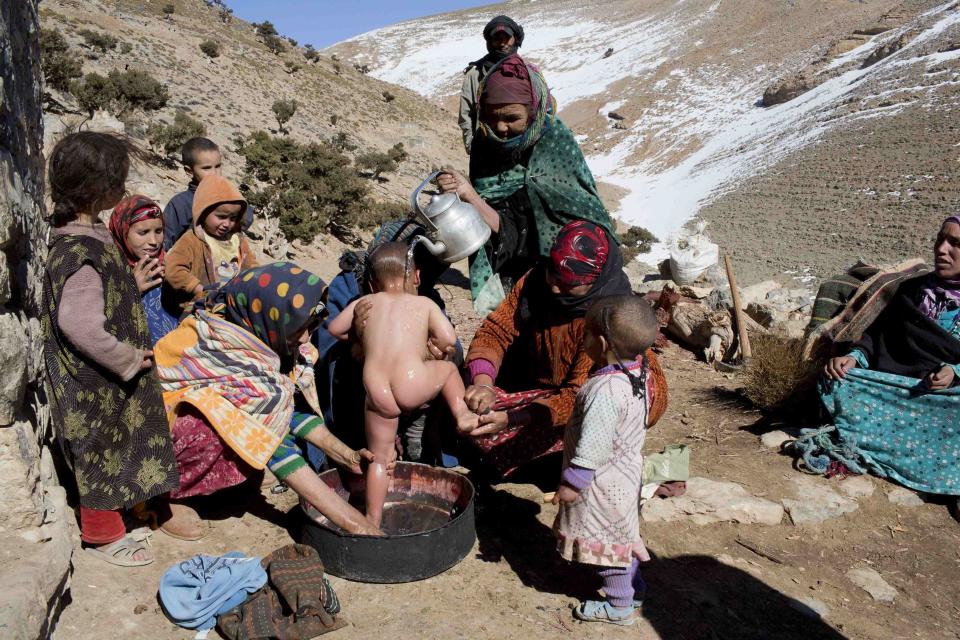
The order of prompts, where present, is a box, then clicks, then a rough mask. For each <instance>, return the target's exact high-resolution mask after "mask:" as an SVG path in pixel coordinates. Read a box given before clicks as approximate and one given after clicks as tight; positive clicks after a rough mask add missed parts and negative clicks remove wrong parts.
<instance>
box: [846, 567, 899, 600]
mask: <svg viewBox="0 0 960 640" xmlns="http://www.w3.org/2000/svg"><path fill="white" fill-rule="evenodd" d="M847 578H848V579H849V580H850V582H852V583H853V584H855V585H857V586H858V587H860V588H861V589H863V590H864V591H866V592H867V593H869V594H870V597H872V598H873V599H874V600H878V601H880V602H893V601H894V600H895V599H896V597H897V596H898V595H900V594H899V593H898V592H897V590H896V589H894V588H893V587H891V586H890V584H889V583H887V581H886V580H884V579H883V576H881V575H880V574H879V573H877V572H876V571H875V570H874V569H870V568H869V567H862V568H860V569H850V571H847Z"/></svg>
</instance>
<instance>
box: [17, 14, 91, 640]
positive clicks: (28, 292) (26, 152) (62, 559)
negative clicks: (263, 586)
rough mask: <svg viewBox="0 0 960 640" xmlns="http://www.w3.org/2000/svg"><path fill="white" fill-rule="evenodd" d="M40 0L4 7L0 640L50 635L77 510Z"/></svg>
mask: <svg viewBox="0 0 960 640" xmlns="http://www.w3.org/2000/svg"><path fill="white" fill-rule="evenodd" d="M39 29H40V27H39V15H38V6H37V0H16V1H15V2H7V1H3V2H0V637H2V638H4V639H11V640H12V639H20V638H24V639H29V640H32V639H33V638H44V637H46V636H47V635H48V634H49V633H50V631H51V630H52V625H53V621H54V620H55V616H56V614H57V612H58V611H59V607H60V606H61V604H62V603H63V602H64V600H65V594H66V593H67V590H68V588H69V575H70V558H71V553H72V549H73V544H72V531H71V527H73V526H75V525H74V524H73V513H72V511H70V509H69V508H68V506H67V503H66V497H65V493H64V490H63V488H61V487H60V486H59V485H58V483H57V478H56V474H55V471H54V468H53V459H52V457H51V454H50V450H49V447H48V445H49V443H50V439H51V433H50V420H49V412H48V411H47V409H46V403H45V399H44V392H43V387H42V384H41V375H42V372H43V362H42V357H41V355H42V354H41V346H40V331H39V328H40V324H39V321H38V319H37V318H38V303H39V299H40V295H41V289H42V273H43V261H44V257H45V253H46V250H45V246H46V238H47V233H48V232H49V229H48V226H47V224H46V222H45V221H44V204H43V188H44V159H43V125H42V122H43V117H42V116H43V114H42V111H41V109H42V91H41V85H40V83H41V72H40V50H39V39H38V36H39Z"/></svg>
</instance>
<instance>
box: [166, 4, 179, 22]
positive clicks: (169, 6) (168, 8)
mask: <svg viewBox="0 0 960 640" xmlns="http://www.w3.org/2000/svg"><path fill="white" fill-rule="evenodd" d="M176 12H177V8H176V7H175V6H173V3H167V4H165V5H163V15H165V16H166V17H167V20H169V19H170V16H172V15H173V14H174V13H176Z"/></svg>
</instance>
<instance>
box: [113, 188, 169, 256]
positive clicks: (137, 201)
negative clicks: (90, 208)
mask: <svg viewBox="0 0 960 640" xmlns="http://www.w3.org/2000/svg"><path fill="white" fill-rule="evenodd" d="M144 220H160V221H161V223H162V222H163V212H162V211H161V210H160V205H158V204H157V203H156V202H154V201H153V200H151V199H150V198H148V197H147V196H140V195H135V196H130V197H128V198H124V199H123V200H121V201H120V202H118V203H117V206H116V207H114V208H113V214H112V215H111V216H110V233H111V234H112V235H113V241H114V242H115V243H116V244H117V246H118V247H120V252H121V253H122V254H123V257H124V258H126V259H127V263H128V264H129V265H130V266H133V265H135V264H137V262H138V258H137V256H136V255H135V254H134V253H133V251H131V250H130V247H129V246H128V245H127V232H128V231H130V227H132V226H133V225H135V224H136V223H138V222H143V221H144ZM163 258H164V251H163V244H162V243H161V245H160V254H159V255H158V256H157V259H158V260H159V261H160V264H163Z"/></svg>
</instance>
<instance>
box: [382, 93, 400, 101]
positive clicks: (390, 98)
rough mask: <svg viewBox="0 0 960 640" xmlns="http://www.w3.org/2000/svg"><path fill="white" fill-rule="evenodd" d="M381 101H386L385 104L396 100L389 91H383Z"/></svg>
mask: <svg viewBox="0 0 960 640" xmlns="http://www.w3.org/2000/svg"><path fill="white" fill-rule="evenodd" d="M383 99H384V100H386V101H387V102H393V101H394V100H396V99H397V96H395V95H393V94H392V93H390V92H389V91H384V92H383Z"/></svg>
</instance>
